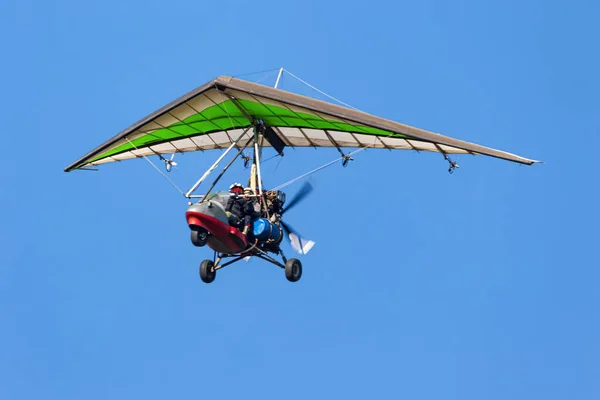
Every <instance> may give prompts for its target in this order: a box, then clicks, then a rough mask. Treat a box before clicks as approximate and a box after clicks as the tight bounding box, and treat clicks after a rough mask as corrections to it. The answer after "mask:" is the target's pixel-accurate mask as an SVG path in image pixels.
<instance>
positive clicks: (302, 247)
mask: <svg viewBox="0 0 600 400" xmlns="http://www.w3.org/2000/svg"><path fill="white" fill-rule="evenodd" d="M312 191H313V186H312V185H311V184H310V183H308V182H305V183H304V185H302V187H301V188H300V190H299V191H298V192H297V193H296V195H295V196H294V197H293V198H292V199H291V200H290V201H289V203H288V204H287V206H286V207H284V208H283V209H282V210H281V215H282V216H283V214H285V213H286V212H288V211H289V210H290V209H292V208H293V207H295V206H296V205H297V204H298V203H300V202H301V201H302V200H304V199H305V198H306V196H308V195H309V194H310V193H311V192H312ZM280 224H281V227H282V228H283V231H284V233H285V236H286V239H287V241H288V242H289V243H290V245H291V246H292V248H293V249H294V250H296V251H297V252H298V253H300V254H306V253H308V252H309V251H310V249H312V248H313V246H314V245H315V242H313V241H312V240H308V239H304V238H302V237H301V236H300V234H299V233H298V231H296V230H295V229H294V228H292V227H291V226H290V225H289V224H287V223H285V222H283V220H282V221H280Z"/></svg>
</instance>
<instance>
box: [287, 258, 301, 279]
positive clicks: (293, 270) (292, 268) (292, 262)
mask: <svg viewBox="0 0 600 400" xmlns="http://www.w3.org/2000/svg"><path fill="white" fill-rule="evenodd" d="M285 277H286V278H287V280H288V281H290V282H298V281H299V280H300V278H301V277H302V263H301V262H300V260H298V259H297V258H290V259H289V260H287V262H286V263H285Z"/></svg>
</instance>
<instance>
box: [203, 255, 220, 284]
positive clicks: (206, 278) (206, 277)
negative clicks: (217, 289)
mask: <svg viewBox="0 0 600 400" xmlns="http://www.w3.org/2000/svg"><path fill="white" fill-rule="evenodd" d="M214 265H215V264H214V263H213V262H212V260H204V261H202V262H201V263H200V279H202V282H204V283H211V282H212V281H214V280H215V277H216V275H217V271H215V270H213V267H214Z"/></svg>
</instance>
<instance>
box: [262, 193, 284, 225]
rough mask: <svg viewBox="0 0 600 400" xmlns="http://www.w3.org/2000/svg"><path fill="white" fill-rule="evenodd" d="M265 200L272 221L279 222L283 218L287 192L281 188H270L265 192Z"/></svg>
mask: <svg viewBox="0 0 600 400" xmlns="http://www.w3.org/2000/svg"><path fill="white" fill-rule="evenodd" d="M265 201H266V203H267V211H268V213H269V215H270V216H271V221H272V222H279V221H280V220H281V210H282V208H283V205H284V203H285V193H284V192H282V191H281V190H269V191H267V192H266V193H265Z"/></svg>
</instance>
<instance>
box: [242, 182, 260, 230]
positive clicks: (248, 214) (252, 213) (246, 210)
mask: <svg viewBox="0 0 600 400" xmlns="http://www.w3.org/2000/svg"><path fill="white" fill-rule="evenodd" d="M251 195H252V189H251V188H249V187H247V188H245V189H244V201H245V202H244V205H243V208H242V211H243V220H244V229H243V231H242V233H243V234H244V235H246V237H248V234H249V233H250V232H251V229H250V228H251V226H252V222H253V221H254V220H255V219H256V217H257V213H256V210H255V209H254V199H252V198H251V197H250V196H251Z"/></svg>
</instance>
